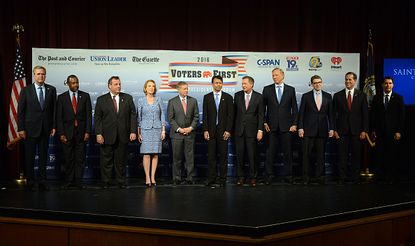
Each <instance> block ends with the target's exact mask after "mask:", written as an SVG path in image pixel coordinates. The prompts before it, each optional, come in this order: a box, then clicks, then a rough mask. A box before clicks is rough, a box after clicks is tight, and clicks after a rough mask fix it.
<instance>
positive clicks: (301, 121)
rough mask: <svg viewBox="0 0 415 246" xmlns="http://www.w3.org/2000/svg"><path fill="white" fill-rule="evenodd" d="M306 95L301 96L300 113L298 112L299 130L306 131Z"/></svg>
mask: <svg viewBox="0 0 415 246" xmlns="http://www.w3.org/2000/svg"><path fill="white" fill-rule="evenodd" d="M305 100H306V99H305V94H303V95H302V96H301V103H300V111H299V112H298V121H297V123H298V127H297V128H298V129H304V112H305V103H306V102H305Z"/></svg>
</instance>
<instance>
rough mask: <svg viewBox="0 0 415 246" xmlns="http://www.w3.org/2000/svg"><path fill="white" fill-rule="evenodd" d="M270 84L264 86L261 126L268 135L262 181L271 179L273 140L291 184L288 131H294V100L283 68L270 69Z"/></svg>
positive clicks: (295, 118) (267, 182) (295, 104)
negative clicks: (279, 151)
mask: <svg viewBox="0 0 415 246" xmlns="http://www.w3.org/2000/svg"><path fill="white" fill-rule="evenodd" d="M272 79H273V80H274V83H273V84H271V85H268V86H265V87H264V90H263V92H262V97H263V99H264V110H265V120H264V129H265V131H266V132H268V134H269V145H268V150H267V157H266V163H265V170H266V172H265V184H270V183H271V182H272V177H273V176H274V174H273V165H274V157H275V153H276V152H277V143H279V145H280V146H281V148H282V152H283V157H284V167H285V178H284V180H285V181H286V182H287V183H292V148H291V134H292V133H294V132H295V131H297V113H298V106H297V99H296V94H295V88H294V87H292V86H289V85H287V84H285V82H284V71H283V70H282V69H281V68H274V69H273V70H272Z"/></svg>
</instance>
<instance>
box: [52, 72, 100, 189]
mask: <svg viewBox="0 0 415 246" xmlns="http://www.w3.org/2000/svg"><path fill="white" fill-rule="evenodd" d="M66 84H67V85H68V87H69V90H68V91H65V92H64V93H62V94H60V95H59V96H58V101H57V108H56V124H57V134H58V137H59V140H60V142H61V143H62V149H63V154H64V158H65V166H64V172H65V182H64V184H63V186H62V188H63V189H67V188H68V187H69V186H70V185H75V186H76V187H77V188H79V189H82V188H83V185H82V177H83V171H84V167H85V143H86V142H87V141H88V140H89V136H90V133H91V125H92V109H91V99H90V96H89V94H88V93H86V92H83V91H81V90H79V80H78V77H77V76H76V75H69V76H68V78H67V79H66Z"/></svg>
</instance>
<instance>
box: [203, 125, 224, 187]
mask: <svg viewBox="0 0 415 246" xmlns="http://www.w3.org/2000/svg"><path fill="white" fill-rule="evenodd" d="M217 160H219V177H220V181H221V182H225V181H226V177H227V173H228V172H227V171H228V141H227V140H223V132H221V133H219V132H218V131H216V134H215V136H210V139H209V140H208V182H215V181H216V177H217V170H216V164H217V163H216V161H217Z"/></svg>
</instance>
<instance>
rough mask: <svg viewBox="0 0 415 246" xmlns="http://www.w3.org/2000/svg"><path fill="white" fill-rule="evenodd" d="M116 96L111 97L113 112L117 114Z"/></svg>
mask: <svg viewBox="0 0 415 246" xmlns="http://www.w3.org/2000/svg"><path fill="white" fill-rule="evenodd" d="M115 97H116V96H112V103H113V104H114V109H115V112H116V113H118V107H117V100H115Z"/></svg>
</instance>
